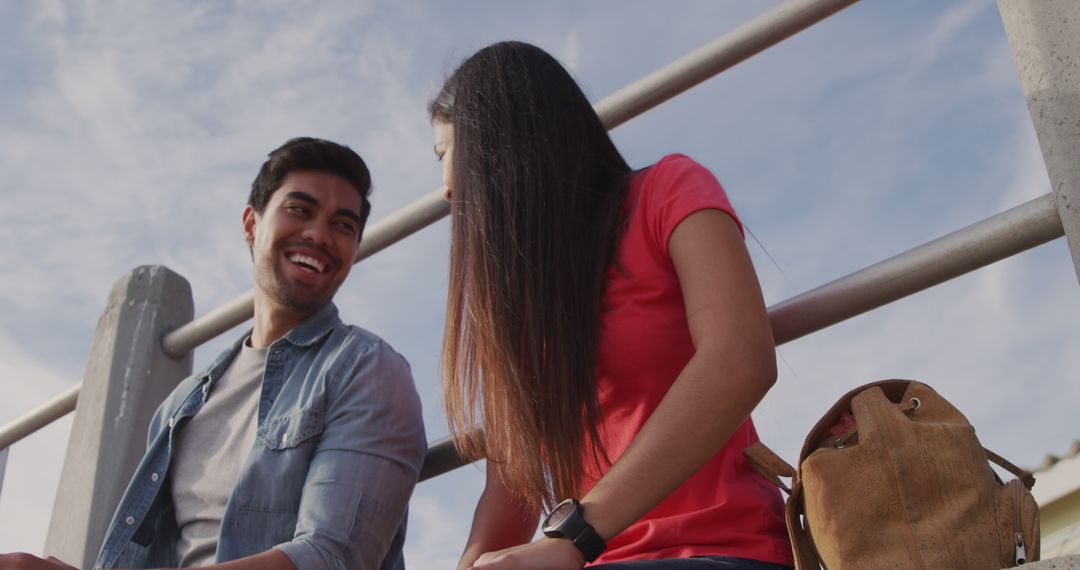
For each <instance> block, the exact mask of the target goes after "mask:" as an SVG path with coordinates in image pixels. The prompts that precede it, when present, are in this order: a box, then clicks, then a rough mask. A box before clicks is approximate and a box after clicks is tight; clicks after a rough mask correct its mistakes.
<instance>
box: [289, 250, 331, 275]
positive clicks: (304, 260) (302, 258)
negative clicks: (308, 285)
mask: <svg viewBox="0 0 1080 570" xmlns="http://www.w3.org/2000/svg"><path fill="white" fill-rule="evenodd" d="M289 261H291V262H293V263H299V264H301V265H307V266H308V267H311V268H312V269H314V270H315V271H318V272H319V273H323V272H325V271H326V265H325V264H324V263H322V262H321V261H319V260H317V259H315V258H314V257H308V256H306V255H300V254H298V253H294V254H293V255H290V256H289Z"/></svg>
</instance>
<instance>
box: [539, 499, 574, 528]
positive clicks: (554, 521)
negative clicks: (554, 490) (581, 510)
mask: <svg viewBox="0 0 1080 570" xmlns="http://www.w3.org/2000/svg"><path fill="white" fill-rule="evenodd" d="M573 512H574V502H573V501H569V500H567V501H563V502H561V503H559V504H558V505H556V506H555V509H554V510H552V511H551V514H550V515H548V517H547V520H546V521H544V528H545V529H555V528H559V526H561V525H562V523H563V521H565V520H566V518H567V517H569V516H570V514H571V513H573Z"/></svg>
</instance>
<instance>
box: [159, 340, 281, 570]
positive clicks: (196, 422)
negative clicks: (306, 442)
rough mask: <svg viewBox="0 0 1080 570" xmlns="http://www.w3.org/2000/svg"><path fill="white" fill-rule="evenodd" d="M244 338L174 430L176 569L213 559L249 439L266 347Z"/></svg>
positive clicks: (173, 475)
mask: <svg viewBox="0 0 1080 570" xmlns="http://www.w3.org/2000/svg"><path fill="white" fill-rule="evenodd" d="M248 342H249V341H244V345H243V348H241V349H240V352H239V353H238V354H237V355H236V358H235V359H233V361H232V363H231V364H229V367H228V369H226V370H225V373H224V374H222V376H221V378H220V379H219V380H218V381H217V382H215V383H214V385H213V387H212V388H211V391H210V394H209V396H208V397H207V399H206V404H204V405H203V408H202V410H201V411H200V412H199V413H198V414H196V415H195V416H194V417H192V418H191V419H190V420H189V421H188V423H187V424H186V425H185V426H184V427H183V428H182V429H181V430H180V431H179V432H177V434H176V435H177V437H176V453H175V456H174V457H173V461H172V466H171V467H170V470H171V471H170V474H171V477H172V479H171V481H172V484H171V487H172V489H171V492H172V500H173V505H174V506H175V508H176V525H177V527H178V528H179V529H180V538H179V540H178V541H177V544H176V555H177V559H178V560H179V561H180V566H181V567H187V566H202V565H205V564H212V563H213V562H214V556H215V554H217V545H218V533H219V531H220V530H221V519H222V517H223V516H224V515H225V504H226V503H227V502H228V500H229V496H230V495H231V494H232V492H233V488H234V487H236V481H237V479H238V478H239V477H240V470H241V468H242V467H243V466H244V461H245V460H247V457H248V455H249V454H250V452H251V446H252V445H253V444H254V442H255V429H256V427H257V426H256V423H257V422H256V414H257V412H258V405H259V394H260V392H261V390H260V388H261V386H262V376H263V369H264V368H265V367H266V354H267V351H268V350H269V348H251V347H250V346H248Z"/></svg>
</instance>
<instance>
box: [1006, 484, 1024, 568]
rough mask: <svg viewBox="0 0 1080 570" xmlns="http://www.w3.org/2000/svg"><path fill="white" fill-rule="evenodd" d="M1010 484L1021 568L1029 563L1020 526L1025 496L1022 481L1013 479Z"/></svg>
mask: <svg viewBox="0 0 1080 570" xmlns="http://www.w3.org/2000/svg"><path fill="white" fill-rule="evenodd" d="M1009 484H1010V485H1012V488H1013V512H1014V513H1015V514H1016V517H1015V519H1014V521H1013V522H1014V523H1015V526H1014V527H1013V528H1014V530H1015V531H1016V532H1015V535H1014V538H1015V543H1016V565H1017V566H1019V565H1021V564H1024V563H1026V562H1027V549H1026V548H1025V547H1024V533H1023V530H1022V528H1021V526H1020V503H1021V499H1022V498H1023V495H1022V493H1021V491H1020V480H1019V479H1013V480H1012V481H1009Z"/></svg>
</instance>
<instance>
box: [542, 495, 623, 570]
mask: <svg viewBox="0 0 1080 570" xmlns="http://www.w3.org/2000/svg"><path fill="white" fill-rule="evenodd" d="M541 528H542V529H543V530H544V536H549V537H551V538H568V539H570V542H572V543H573V544H574V546H576V547H577V549H578V550H580V551H581V553H582V554H584V555H585V562H592V561H593V560H596V557H597V556H600V553H601V552H603V551H604V549H605V548H607V544H604V539H602V538H600V535H599V534H596V529H594V528H593V527H592V525H591V524H589V523H587V522H585V509H583V508H582V507H581V503H579V502H577V500H575V499H566V500H565V501H563V502H561V503H559V504H558V505H555V508H554V509H552V510H551V514H549V515H548V516H547V518H546V519H544V525H543V526H542V527H541Z"/></svg>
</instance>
